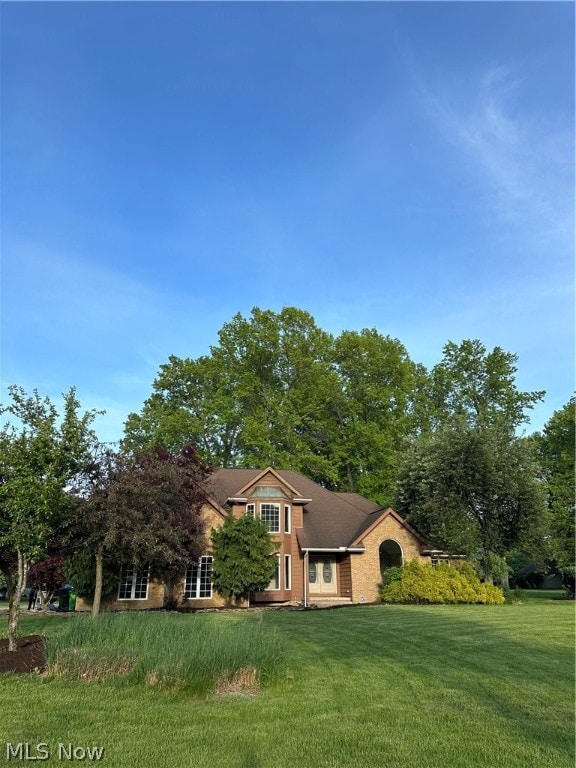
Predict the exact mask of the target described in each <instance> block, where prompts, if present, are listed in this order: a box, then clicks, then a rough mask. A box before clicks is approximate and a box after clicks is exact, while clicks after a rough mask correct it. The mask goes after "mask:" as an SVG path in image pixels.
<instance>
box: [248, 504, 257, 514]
mask: <svg viewBox="0 0 576 768" xmlns="http://www.w3.org/2000/svg"><path fill="white" fill-rule="evenodd" d="M255 509H256V505H255V504H246V514H247V515H250V517H254V514H255Z"/></svg>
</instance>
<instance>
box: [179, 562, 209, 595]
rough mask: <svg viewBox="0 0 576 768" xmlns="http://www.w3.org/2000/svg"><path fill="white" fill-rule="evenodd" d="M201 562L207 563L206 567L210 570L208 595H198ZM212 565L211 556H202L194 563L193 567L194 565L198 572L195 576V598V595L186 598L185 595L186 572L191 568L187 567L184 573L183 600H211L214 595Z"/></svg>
mask: <svg viewBox="0 0 576 768" xmlns="http://www.w3.org/2000/svg"><path fill="white" fill-rule="evenodd" d="M203 560H204V561H205V562H208V567H209V568H210V594H209V595H200V585H201V578H202V561H203ZM212 563H213V558H212V555H202V556H201V557H199V558H198V561H197V562H196V563H194V565H196V566H197V567H198V572H197V575H196V590H195V591H196V592H197V593H198V595H197V596H195V595H192V596H188V595H187V594H186V593H187V592H188V590H187V584H188V578H187V577H188V571H189V569H190V568H191V567H192V566H189V567H188V568H187V569H186V573H185V574H184V599H185V600H211V599H212V595H213V593H214V586H213V584H212Z"/></svg>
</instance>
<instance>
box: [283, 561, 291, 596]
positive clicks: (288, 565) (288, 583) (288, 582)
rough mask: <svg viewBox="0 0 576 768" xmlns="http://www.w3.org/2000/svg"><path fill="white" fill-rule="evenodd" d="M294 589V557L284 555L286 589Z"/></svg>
mask: <svg viewBox="0 0 576 768" xmlns="http://www.w3.org/2000/svg"><path fill="white" fill-rule="evenodd" d="M291 587H292V555H284V589H291Z"/></svg>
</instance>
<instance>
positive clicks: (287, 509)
mask: <svg viewBox="0 0 576 768" xmlns="http://www.w3.org/2000/svg"><path fill="white" fill-rule="evenodd" d="M286 522H288V525H286ZM284 533H292V507H291V506H290V504H284Z"/></svg>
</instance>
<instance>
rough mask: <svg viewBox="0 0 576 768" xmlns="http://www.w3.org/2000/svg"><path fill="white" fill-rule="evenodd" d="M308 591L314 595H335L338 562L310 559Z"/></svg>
mask: <svg viewBox="0 0 576 768" xmlns="http://www.w3.org/2000/svg"><path fill="white" fill-rule="evenodd" d="M308 591H309V593H310V594H311V595H312V594H314V595H320V594H321V595H335V594H336V592H337V591H338V590H337V586H336V561H335V560H333V559H330V558H325V557H322V558H319V557H310V561H309V563H308Z"/></svg>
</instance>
